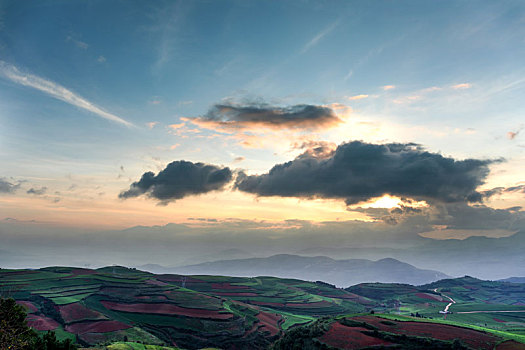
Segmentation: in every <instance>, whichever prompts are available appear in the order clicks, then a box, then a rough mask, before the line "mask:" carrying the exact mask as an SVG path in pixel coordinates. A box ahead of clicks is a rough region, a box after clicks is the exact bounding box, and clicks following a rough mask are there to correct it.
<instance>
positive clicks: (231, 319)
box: [0, 266, 525, 350]
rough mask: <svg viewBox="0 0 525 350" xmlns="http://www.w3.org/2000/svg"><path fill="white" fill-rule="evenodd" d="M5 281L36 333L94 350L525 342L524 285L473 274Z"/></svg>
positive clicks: (53, 276)
mask: <svg viewBox="0 0 525 350" xmlns="http://www.w3.org/2000/svg"><path fill="white" fill-rule="evenodd" d="M0 285H1V292H2V294H3V295H6V294H7V295H10V296H12V297H14V298H15V299H16V300H17V302H18V303H19V304H20V305H23V306H24V307H25V308H26V310H27V312H28V318H27V320H28V323H29V325H30V326H31V327H33V328H34V329H36V330H38V331H40V332H45V331H48V330H53V331H55V332H56V334H57V336H58V337H59V338H71V339H72V340H74V341H75V342H76V343H78V344H80V345H82V346H86V347H89V346H100V345H102V344H105V345H106V347H107V349H114V350H119V349H160V348H162V347H166V348H171V349H173V348H183V349H201V348H207V347H212V348H220V349H266V348H269V347H271V346H274V347H275V348H276V349H286V348H287V347H286V346H289V345H290V342H291V341H293V339H295V341H297V342H298V343H297V344H302V345H300V346H306V347H308V346H311V347H312V348H313V349H323V348H326V347H332V348H341V349H358V348H363V347H370V346H402V347H408V348H410V347H411V348H414V349H417V348H421V347H422V346H426V347H427V348H428V346H434V347H435V348H442V349H449V348H454V347H456V348H458V346H459V348H465V349H467V348H482V349H493V348H494V347H496V349H512V348H519V347H520V346H522V345H524V343H525V313H523V312H518V313H514V312H507V311H525V306H523V305H522V304H523V301H524V300H523V297H524V295H525V285H524V284H510V283H503V282H487V281H480V280H476V279H472V278H468V277H466V278H460V279H451V280H443V281H439V282H435V283H432V284H429V285H424V286H411V285H406V284H392V283H390V284H381V283H365V284H360V285H356V286H352V287H350V288H347V289H346V290H344V289H340V288H335V287H334V286H332V285H329V284H327V283H323V282H315V283H314V282H306V281H300V280H295V279H281V278H275V277H256V278H241V277H226V276H182V275H154V274H151V273H147V272H143V271H138V270H135V269H128V268H124V267H118V266H115V267H106V268H102V269H98V270H90V269H78V268H67V267H51V268H45V269H40V270H0ZM449 297H452V298H454V300H455V301H456V303H455V304H453V305H452V306H451V307H450V311H452V313H447V314H442V313H440V311H442V310H443V309H444V307H445V305H447V304H448V303H449V302H450V300H449V299H448V298H449ZM472 310H474V311H475V310H478V312H476V313H469V311H472ZM371 311H375V314H373V315H372V314H370V313H371ZM138 342H140V343H138ZM110 344H112V345H110ZM272 344H273V345H272ZM294 346H295V345H294ZM524 346H525V345H524Z"/></svg>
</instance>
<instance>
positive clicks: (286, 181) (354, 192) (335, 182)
mask: <svg viewBox="0 0 525 350" xmlns="http://www.w3.org/2000/svg"><path fill="white" fill-rule="evenodd" d="M493 162H495V161H493V160H477V159H466V160H460V161H458V160H454V159H452V158H447V157H444V156H442V155H440V154H437V153H430V152H427V151H425V150H423V149H422V148H421V147H420V146H419V145H416V144H412V143H407V144H399V143H392V144H385V145H376V144H369V143H365V142H361V141H353V142H349V143H344V144H341V145H340V146H338V147H337V149H336V150H335V152H334V153H333V155H331V156H329V157H321V158H319V157H316V156H315V154H312V153H309V152H306V153H304V154H302V155H301V156H299V157H297V158H296V159H294V160H293V161H290V162H287V163H283V164H278V165H275V166H274V167H273V168H272V169H271V170H270V171H269V172H268V173H266V174H262V175H252V176H248V175H245V174H244V173H241V174H239V176H238V178H237V180H236V183H235V187H236V188H237V189H239V190H240V191H244V192H249V193H254V194H256V195H258V196H281V197H307V198H308V197H318V198H341V199H344V200H345V201H346V203H347V204H348V205H351V204H355V203H359V202H362V201H366V200H368V199H371V198H374V197H380V196H382V195H384V194H390V195H396V196H400V197H409V198H414V199H418V200H426V201H429V202H433V201H438V202H476V201H481V200H482V197H483V196H482V195H481V194H480V193H478V192H477V191H476V188H477V187H478V186H480V185H481V184H483V182H484V179H485V178H486V176H487V175H488V173H489V169H488V166H489V165H490V164H491V163H493Z"/></svg>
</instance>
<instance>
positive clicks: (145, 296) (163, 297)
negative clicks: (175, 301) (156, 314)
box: [135, 295, 168, 300]
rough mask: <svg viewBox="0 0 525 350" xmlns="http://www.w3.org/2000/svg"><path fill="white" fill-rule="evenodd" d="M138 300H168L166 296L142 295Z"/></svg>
mask: <svg viewBox="0 0 525 350" xmlns="http://www.w3.org/2000/svg"><path fill="white" fill-rule="evenodd" d="M135 299H138V300H168V298H166V296H164V295H140V296H138V297H135Z"/></svg>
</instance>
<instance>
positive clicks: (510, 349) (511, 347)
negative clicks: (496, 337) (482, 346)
mask: <svg viewBox="0 0 525 350" xmlns="http://www.w3.org/2000/svg"><path fill="white" fill-rule="evenodd" d="M523 348H525V344H522V343H518V342H516V341H514V340H507V341H505V342H503V343H501V344H499V345H498V346H496V350H522V349H523Z"/></svg>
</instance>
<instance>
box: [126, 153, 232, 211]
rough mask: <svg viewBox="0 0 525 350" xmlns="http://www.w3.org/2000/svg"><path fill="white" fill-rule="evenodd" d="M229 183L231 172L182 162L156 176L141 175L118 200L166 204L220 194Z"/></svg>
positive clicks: (202, 164)
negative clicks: (138, 199) (145, 198)
mask: <svg viewBox="0 0 525 350" xmlns="http://www.w3.org/2000/svg"><path fill="white" fill-rule="evenodd" d="M231 180H232V171H231V170H230V168H228V167H225V168H221V167H218V166H215V165H209V164H204V163H192V162H187V161H184V160H179V161H175V162H172V163H170V164H168V165H167V166H166V168H165V169H164V170H162V171H160V172H159V173H158V174H157V175H155V174H154V173H153V172H151V171H150V172H147V173H144V174H143V175H142V177H141V179H140V180H139V181H137V182H134V183H132V184H131V186H130V188H129V189H128V190H127V191H122V192H121V193H120V194H119V198H122V199H126V198H131V197H138V196H140V195H143V194H147V195H148V196H149V197H151V198H155V199H158V200H160V201H161V202H163V203H168V202H170V201H174V200H177V199H181V198H183V197H186V196H189V195H195V194H203V193H207V192H210V191H215V190H220V189H222V188H223V187H224V186H225V185H226V184H228V183H229V182H231Z"/></svg>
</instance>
